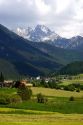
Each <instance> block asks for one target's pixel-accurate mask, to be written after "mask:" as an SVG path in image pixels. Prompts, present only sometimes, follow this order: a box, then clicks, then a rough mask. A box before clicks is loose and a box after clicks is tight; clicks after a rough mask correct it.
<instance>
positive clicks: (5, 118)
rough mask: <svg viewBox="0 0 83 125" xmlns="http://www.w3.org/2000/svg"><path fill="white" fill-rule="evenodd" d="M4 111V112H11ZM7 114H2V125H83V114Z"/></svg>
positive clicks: (0, 118)
mask: <svg viewBox="0 0 83 125" xmlns="http://www.w3.org/2000/svg"><path fill="white" fill-rule="evenodd" d="M2 109H3V112H4V111H8V110H10V109H6V108H5V110H4V108H2ZM11 111H13V109H11ZM27 112H28V111H27ZM29 112H30V111H29ZM6 113H7V112H6ZM6 113H5V114H0V125H11V124H12V125H83V114H60V113H53V112H43V111H41V112H37V111H33V114H27V115H25V114H6ZM35 113H36V114H35Z"/></svg>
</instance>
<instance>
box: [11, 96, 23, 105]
mask: <svg viewBox="0 0 83 125" xmlns="http://www.w3.org/2000/svg"><path fill="white" fill-rule="evenodd" d="M10 102H11V103H21V102H22V99H21V97H20V96H19V95H12V96H10Z"/></svg>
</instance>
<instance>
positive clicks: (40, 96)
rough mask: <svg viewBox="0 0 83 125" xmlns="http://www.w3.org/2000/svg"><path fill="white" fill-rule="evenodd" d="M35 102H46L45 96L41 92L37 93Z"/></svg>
mask: <svg viewBox="0 0 83 125" xmlns="http://www.w3.org/2000/svg"><path fill="white" fill-rule="evenodd" d="M37 102H38V103H46V102H47V98H46V97H45V96H44V95H42V94H41V93H39V94H37Z"/></svg>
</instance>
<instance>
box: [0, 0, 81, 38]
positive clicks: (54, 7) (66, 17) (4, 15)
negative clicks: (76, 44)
mask: <svg viewBox="0 0 83 125" xmlns="http://www.w3.org/2000/svg"><path fill="white" fill-rule="evenodd" d="M0 23H1V24H3V25H5V26H7V27H9V28H11V29H12V28H15V27H17V26H23V27H28V26H31V27H34V26H36V25H37V24H44V25H46V26H48V27H49V28H52V29H53V30H54V31H55V32H56V33H58V34H59V35H61V36H63V37H67V38H69V37H72V36H74V35H79V34H82V35H83V0H0Z"/></svg>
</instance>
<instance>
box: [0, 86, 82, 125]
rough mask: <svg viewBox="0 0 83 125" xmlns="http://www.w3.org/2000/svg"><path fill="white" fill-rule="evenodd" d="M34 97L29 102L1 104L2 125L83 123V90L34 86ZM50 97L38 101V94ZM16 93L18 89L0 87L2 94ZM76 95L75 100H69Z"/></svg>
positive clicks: (69, 124) (0, 116) (0, 118)
mask: <svg viewBox="0 0 83 125" xmlns="http://www.w3.org/2000/svg"><path fill="white" fill-rule="evenodd" d="M31 89H32V91H33V97H32V99H31V100H30V101H28V102H23V103H17V104H8V105H0V107H1V108H0V125H11V124H12V125H83V92H82V91H81V92H80V93H77V92H69V91H64V90H55V89H48V88H37V87H35V88H34V87H32V88H31ZM40 92H41V93H42V94H44V95H45V96H46V97H47V98H48V102H47V103H45V104H40V103H37V101H36V95H37V94H38V93H40ZM2 93H5V94H11V95H12V94H15V93H16V89H7V88H2V89H0V94H2ZM70 96H74V97H75V101H69V97H70Z"/></svg>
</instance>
